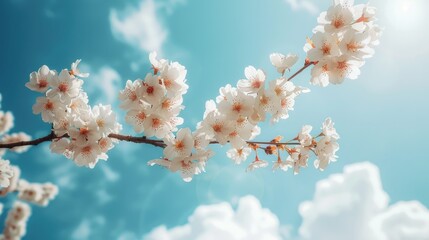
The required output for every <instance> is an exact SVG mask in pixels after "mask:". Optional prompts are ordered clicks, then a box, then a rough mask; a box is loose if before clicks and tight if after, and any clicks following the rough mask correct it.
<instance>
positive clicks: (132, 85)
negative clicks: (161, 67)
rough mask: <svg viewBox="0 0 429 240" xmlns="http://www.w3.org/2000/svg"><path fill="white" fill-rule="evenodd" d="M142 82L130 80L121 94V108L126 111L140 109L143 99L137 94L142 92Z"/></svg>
mask: <svg viewBox="0 0 429 240" xmlns="http://www.w3.org/2000/svg"><path fill="white" fill-rule="evenodd" d="M141 87H142V81H141V80H135V81H131V80H128V81H127V83H126V86H125V89H124V90H121V91H120V93H119V100H121V102H122V103H121V105H120V107H121V108H122V109H125V110H130V109H139V107H140V102H141V98H140V96H139V95H137V93H138V92H139V93H140V92H141V90H140V88H141Z"/></svg>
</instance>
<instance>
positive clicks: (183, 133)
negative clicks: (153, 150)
mask: <svg viewBox="0 0 429 240" xmlns="http://www.w3.org/2000/svg"><path fill="white" fill-rule="evenodd" d="M164 143H165V145H166V147H165V149H164V157H163V158H162V159H154V160H151V161H149V162H148V164H149V165H150V166H154V165H160V166H163V167H165V168H167V169H169V170H170V171H172V172H177V171H179V172H180V173H181V176H182V179H183V180H184V181H186V182H189V181H191V180H192V177H193V175H195V174H199V173H201V172H204V171H205V168H204V167H205V165H206V162H207V160H208V159H209V158H210V157H212V156H213V151H211V150H210V149H207V146H208V145H209V143H210V142H209V140H208V138H207V136H206V135H205V134H204V133H202V132H200V131H198V130H197V131H195V132H193V133H192V132H191V130H190V129H189V128H182V129H180V130H179V131H178V132H177V135H176V136H174V135H168V136H166V137H165V138H164Z"/></svg>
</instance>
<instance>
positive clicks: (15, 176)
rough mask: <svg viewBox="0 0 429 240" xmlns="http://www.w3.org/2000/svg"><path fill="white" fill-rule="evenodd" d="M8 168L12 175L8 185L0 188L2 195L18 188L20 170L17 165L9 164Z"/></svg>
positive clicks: (0, 194)
mask: <svg viewBox="0 0 429 240" xmlns="http://www.w3.org/2000/svg"><path fill="white" fill-rule="evenodd" d="M10 168H11V169H12V177H10V178H9V186H7V187H4V188H2V189H0V196H3V197H4V196H6V195H7V194H8V193H10V192H13V191H15V190H16V189H17V188H18V181H19V177H20V176H21V170H20V169H19V168H18V167H17V166H13V165H10Z"/></svg>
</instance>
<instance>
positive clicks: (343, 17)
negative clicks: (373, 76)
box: [304, 0, 381, 87]
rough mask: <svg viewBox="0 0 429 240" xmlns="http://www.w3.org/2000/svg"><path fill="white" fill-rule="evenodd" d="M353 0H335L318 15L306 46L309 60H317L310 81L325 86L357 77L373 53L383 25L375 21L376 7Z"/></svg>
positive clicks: (314, 61) (313, 61)
mask: <svg viewBox="0 0 429 240" xmlns="http://www.w3.org/2000/svg"><path fill="white" fill-rule="evenodd" d="M353 2H354V1H353V0H335V1H334V4H333V6H331V7H330V8H329V9H328V11H326V12H322V13H321V14H320V16H319V18H318V20H317V21H318V24H319V25H318V26H317V27H316V28H315V29H314V30H313V32H314V35H313V36H312V37H311V39H308V41H307V44H306V45H305V46H304V50H305V51H306V52H307V61H308V62H312V63H314V64H315V66H314V67H313V69H312V71H311V83H312V84H314V85H320V86H323V87H326V86H327V85H329V83H331V84H340V83H342V82H343V81H344V79H345V78H348V79H356V78H357V77H358V76H359V74H360V67H362V66H363V65H364V64H365V59H367V58H370V57H372V56H373V54H374V47H375V46H376V45H378V44H379V37H380V35H381V29H380V28H379V26H378V25H377V24H375V21H376V20H377V19H376V18H375V12H376V9H375V8H374V7H372V6H370V5H368V4H359V5H353Z"/></svg>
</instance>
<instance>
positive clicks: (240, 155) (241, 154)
mask: <svg viewBox="0 0 429 240" xmlns="http://www.w3.org/2000/svg"><path fill="white" fill-rule="evenodd" d="M251 152H252V149H251V148H249V147H242V148H239V149H237V148H231V149H230V150H228V151H227V152H226V155H227V156H228V158H230V159H232V160H233V161H234V163H235V164H240V163H242V162H244V161H246V159H247V157H248V156H249V155H250V153H251Z"/></svg>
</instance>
